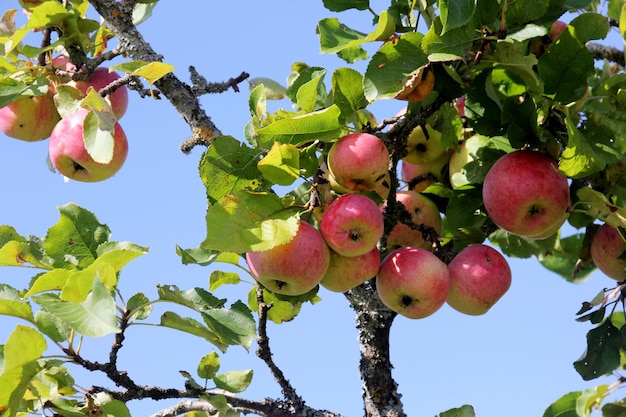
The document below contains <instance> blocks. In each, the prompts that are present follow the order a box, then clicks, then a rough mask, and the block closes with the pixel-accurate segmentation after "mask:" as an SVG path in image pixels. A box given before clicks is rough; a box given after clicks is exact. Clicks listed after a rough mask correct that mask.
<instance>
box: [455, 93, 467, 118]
mask: <svg viewBox="0 0 626 417" xmlns="http://www.w3.org/2000/svg"><path fill="white" fill-rule="evenodd" d="M465 101H466V96H461V97H458V98H457V99H456V100H455V101H454V107H456V110H457V112H458V113H459V117H465Z"/></svg>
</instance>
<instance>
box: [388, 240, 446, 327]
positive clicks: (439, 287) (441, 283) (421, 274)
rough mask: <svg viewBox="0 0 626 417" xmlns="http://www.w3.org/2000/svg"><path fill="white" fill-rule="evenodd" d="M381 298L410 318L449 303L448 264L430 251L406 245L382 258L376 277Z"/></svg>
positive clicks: (418, 316) (428, 313)
mask: <svg viewBox="0 0 626 417" xmlns="http://www.w3.org/2000/svg"><path fill="white" fill-rule="evenodd" d="M376 289H377V291H378V296H379V297H380V300H381V301H382V302H383V304H385V305H386V306H387V307H389V308H390V309H391V310H393V311H395V312H396V313H398V314H400V315H403V316H405V317H408V318H411V319H421V318H424V317H428V316H430V315H431V314H433V313H434V312H435V311H437V310H439V308H441V306H442V305H443V304H444V303H445V302H446V298H447V297H448V292H449V291H450V273H449V272H448V266H447V265H446V264H445V263H443V261H441V260H440V259H439V258H437V257H436V256H435V255H433V254H432V253H431V252H429V251H427V250H425V249H421V248H414V247H411V246H404V247H401V248H398V249H396V250H394V251H393V252H391V253H390V254H389V255H387V256H386V257H385V259H383V261H382V263H381V264H380V270H379V271H378V277H377V278H376Z"/></svg>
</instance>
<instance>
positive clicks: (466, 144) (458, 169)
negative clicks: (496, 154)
mask: <svg viewBox="0 0 626 417" xmlns="http://www.w3.org/2000/svg"><path fill="white" fill-rule="evenodd" d="M488 145H489V138H488V137H487V136H483V135H473V136H470V137H469V138H467V139H466V140H464V141H463V142H461V145H460V147H459V149H458V151H456V152H453V153H452V155H451V156H450V164H449V175H450V185H452V188H453V189H457V188H459V187H462V186H464V185H467V184H469V183H470V182H469V180H468V179H467V171H466V170H465V168H464V167H465V165H467V164H469V163H470V162H472V161H473V160H474V157H475V156H476V155H477V153H478V150H479V149H480V148H484V147H486V146H488Z"/></svg>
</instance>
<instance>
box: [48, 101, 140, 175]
mask: <svg viewBox="0 0 626 417" xmlns="http://www.w3.org/2000/svg"><path fill="white" fill-rule="evenodd" d="M88 113H89V111H88V110H86V109H81V110H79V111H77V112H75V113H72V114H69V115H68V116H66V117H64V118H63V119H61V121H60V122H59V123H57V125H56V126H55V127H54V130H52V134H51V135H50V142H49V145H48V154H49V156H50V161H51V162H52V165H54V167H55V168H56V169H57V170H58V171H59V172H60V173H61V174H63V175H65V176H66V177H68V178H71V179H73V180H76V181H83V182H96V181H102V180H105V179H107V178H109V177H112V176H113V175H114V174H115V173H116V172H118V171H119V170H120V168H121V167H122V165H124V161H126V155H127V154H128V141H127V139H126V134H125V133H124V131H123V130H122V127H121V126H120V124H119V123H118V122H115V132H114V139H113V158H112V159H111V161H110V162H109V163H106V164H102V163H99V162H96V161H94V160H93V158H92V157H91V156H90V155H89V153H88V152H87V149H85V141H84V139H83V121H84V120H85V117H86V116H87V114H88Z"/></svg>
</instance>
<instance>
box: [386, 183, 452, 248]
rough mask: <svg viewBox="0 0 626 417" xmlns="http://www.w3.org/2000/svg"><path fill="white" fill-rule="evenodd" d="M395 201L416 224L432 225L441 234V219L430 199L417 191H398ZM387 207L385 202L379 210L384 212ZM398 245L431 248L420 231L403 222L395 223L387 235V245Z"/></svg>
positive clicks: (430, 243) (430, 244)
mask: <svg viewBox="0 0 626 417" xmlns="http://www.w3.org/2000/svg"><path fill="white" fill-rule="evenodd" d="M396 201H398V202H399V203H401V204H402V205H403V206H404V207H405V208H406V210H407V211H408V212H409V214H410V215H411V220H412V221H413V223H415V224H416V225H419V224H423V225H425V226H429V227H432V228H433V229H435V232H437V235H438V236H440V235H441V228H442V221H441V214H440V213H439V209H438V208H437V205H436V204H435V203H433V201H432V200H431V199H429V198H428V197H426V196H424V195H423V194H421V193H419V192H417V191H410V190H409V191H398V192H397V193H396ZM386 208H387V202H385V203H384V204H383V205H382V207H381V211H382V212H383V213H384V212H385V210H386ZM399 246H414V247H418V248H422V249H428V250H431V249H432V242H430V241H429V240H424V236H423V235H422V232H420V231H419V230H416V229H411V227H410V226H408V225H406V224H404V223H400V222H398V223H396V225H395V226H394V227H393V229H392V230H391V232H390V233H389V235H388V236H387V247H388V248H394V247H399Z"/></svg>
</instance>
